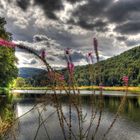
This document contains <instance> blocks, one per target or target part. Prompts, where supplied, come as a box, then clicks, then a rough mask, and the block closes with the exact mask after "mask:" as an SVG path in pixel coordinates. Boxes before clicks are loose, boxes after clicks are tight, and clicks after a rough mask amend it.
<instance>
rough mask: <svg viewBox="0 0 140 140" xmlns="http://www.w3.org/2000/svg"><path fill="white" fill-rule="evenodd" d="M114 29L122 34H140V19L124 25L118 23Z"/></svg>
mask: <svg viewBox="0 0 140 140" xmlns="http://www.w3.org/2000/svg"><path fill="white" fill-rule="evenodd" d="M114 31H116V32H119V33H121V34H138V33H140V21H138V22H135V21H134V22H127V23H124V24H122V25H118V26H117V27H116V28H115V29H114Z"/></svg>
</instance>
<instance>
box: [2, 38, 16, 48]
mask: <svg viewBox="0 0 140 140" xmlns="http://www.w3.org/2000/svg"><path fill="white" fill-rule="evenodd" d="M0 45H2V46H5V47H15V46H16V44H15V43H13V42H10V41H7V40H4V39H1V38H0Z"/></svg>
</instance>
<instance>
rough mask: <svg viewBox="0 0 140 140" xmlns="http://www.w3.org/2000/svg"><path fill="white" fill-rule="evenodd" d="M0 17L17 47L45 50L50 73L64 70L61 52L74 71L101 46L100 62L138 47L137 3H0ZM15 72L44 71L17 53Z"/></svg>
mask: <svg viewBox="0 0 140 140" xmlns="http://www.w3.org/2000/svg"><path fill="white" fill-rule="evenodd" d="M0 16H1V17H5V18H6V21H7V26H6V29H7V30H8V31H9V32H11V33H12V34H13V40H14V41H15V42H17V43H21V44H24V45H28V46H29V47H32V48H34V49H35V50H37V51H38V53H39V52H40V51H41V50H42V49H45V50H46V53H47V58H46V59H47V60H48V62H49V63H50V64H51V65H52V66H53V67H65V65H66V62H65V57H64V49H66V48H71V54H72V58H73V61H74V64H75V65H84V64H87V62H86V59H85V55H86V54H87V53H88V52H90V51H92V50H93V42H92V39H93V37H96V38H97V39H98V42H99V53H100V58H101V59H107V58H109V57H112V56H115V55H118V54H120V53H121V52H123V51H126V50H128V49H131V48H132V47H135V46H137V45H139V44H140V34H139V32H140V0H0ZM16 56H17V57H18V59H19V64H18V67H43V66H42V65H40V62H38V60H36V59H35V58H34V56H33V55H31V54H28V53H26V52H23V51H21V50H19V49H17V51H16Z"/></svg>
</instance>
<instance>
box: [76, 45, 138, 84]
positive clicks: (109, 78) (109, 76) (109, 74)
mask: <svg viewBox="0 0 140 140" xmlns="http://www.w3.org/2000/svg"><path fill="white" fill-rule="evenodd" d="M92 67H93V70H92V76H93V78H92V79H93V80H94V84H95V85H98V84H99V77H101V79H102V83H103V85H106V86H119V85H120V86H121V85H122V77H123V76H124V75H127V76H129V85H133V86H138V85H139V84H140V46H139V47H135V48H133V49H130V50H128V51H126V52H124V53H122V54H120V55H118V56H115V57H112V58H109V59H107V60H104V61H101V62H99V63H98V64H97V63H96V64H94V65H93V66H92ZM90 71H91V70H90ZM99 71H101V73H99ZM88 73H89V66H88V65H86V66H78V67H76V69H75V78H76V79H77V81H78V85H90V80H89V74H88Z"/></svg>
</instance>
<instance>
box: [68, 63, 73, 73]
mask: <svg viewBox="0 0 140 140" xmlns="http://www.w3.org/2000/svg"><path fill="white" fill-rule="evenodd" d="M67 65H68V70H69V72H70V74H72V73H73V72H74V64H73V63H72V62H68V63H67Z"/></svg>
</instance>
